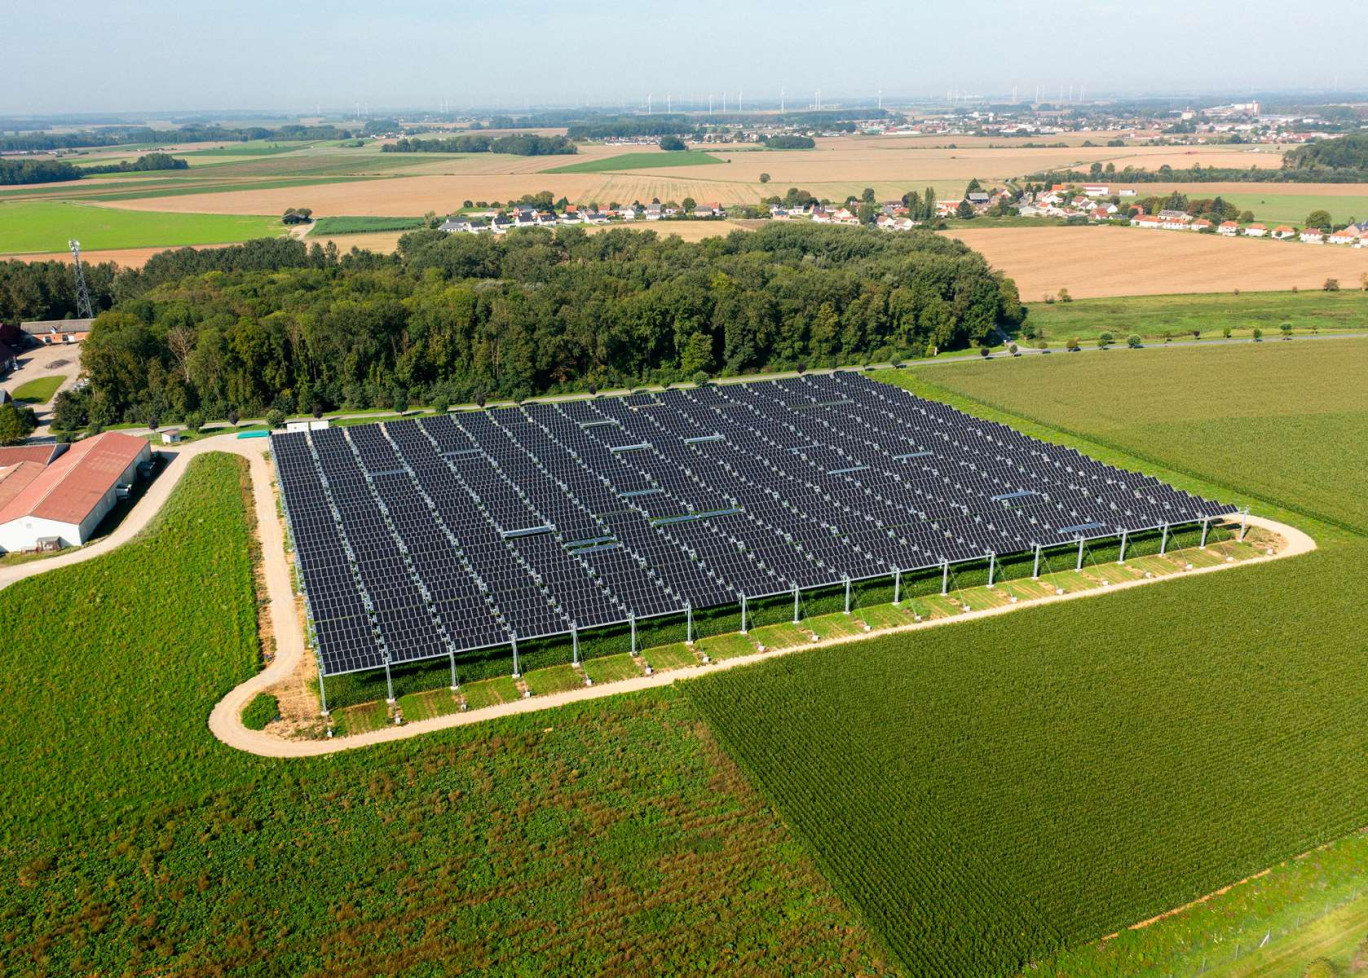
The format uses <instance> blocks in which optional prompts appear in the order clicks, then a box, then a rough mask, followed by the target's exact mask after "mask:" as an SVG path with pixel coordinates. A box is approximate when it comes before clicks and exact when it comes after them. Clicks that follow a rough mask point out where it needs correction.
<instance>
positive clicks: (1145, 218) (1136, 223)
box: [1131, 214, 1164, 229]
mask: <svg viewBox="0 0 1368 978" xmlns="http://www.w3.org/2000/svg"><path fill="white" fill-rule="evenodd" d="M1163 226H1164V222H1163V220H1162V219H1161V218H1159V217H1157V216H1156V215H1154V214H1137V215H1135V216H1134V217H1132V218H1131V227H1137V228H1150V229H1155V228H1162V227H1163Z"/></svg>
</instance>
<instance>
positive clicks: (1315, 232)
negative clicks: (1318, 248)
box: [1301, 228, 1325, 244]
mask: <svg viewBox="0 0 1368 978" xmlns="http://www.w3.org/2000/svg"><path fill="white" fill-rule="evenodd" d="M1301 239H1302V241H1303V242H1305V243H1306V244H1325V233H1324V232H1323V231H1321V229H1320V228H1307V229H1306V230H1305V231H1303V232H1302V233H1301Z"/></svg>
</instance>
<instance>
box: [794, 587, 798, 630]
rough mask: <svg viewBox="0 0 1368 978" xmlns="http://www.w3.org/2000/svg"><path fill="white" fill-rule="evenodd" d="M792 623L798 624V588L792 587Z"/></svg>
mask: <svg viewBox="0 0 1368 978" xmlns="http://www.w3.org/2000/svg"><path fill="white" fill-rule="evenodd" d="M793 623H794V624H795V625H796V624H798V588H797V587H795V588H794V589H793Z"/></svg>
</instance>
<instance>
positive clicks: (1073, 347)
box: [1068, 336, 1078, 353]
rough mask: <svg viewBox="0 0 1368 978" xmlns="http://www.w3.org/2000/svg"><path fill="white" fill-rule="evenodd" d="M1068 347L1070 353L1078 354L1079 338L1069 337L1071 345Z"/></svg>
mask: <svg viewBox="0 0 1368 978" xmlns="http://www.w3.org/2000/svg"><path fill="white" fill-rule="evenodd" d="M1068 346H1069V352H1070V353H1076V352H1077V351H1078V337H1077V336H1071V337H1069V344H1068Z"/></svg>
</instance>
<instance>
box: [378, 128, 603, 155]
mask: <svg viewBox="0 0 1368 978" xmlns="http://www.w3.org/2000/svg"><path fill="white" fill-rule="evenodd" d="M380 151H381V152H383V153H509V154H511V155H513V156H561V155H571V154H574V153H577V152H579V149H578V147H576V146H575V144H574V143H573V142H571V141H570V140H568V139H566V138H565V137H564V136H536V135H533V134H531V133H517V134H516V135H512V136H444V137H431V138H427V139H407V138H405V139H399V140H396V141H395V142H393V143H386V144H385V145H384V146H381V147H380Z"/></svg>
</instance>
